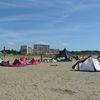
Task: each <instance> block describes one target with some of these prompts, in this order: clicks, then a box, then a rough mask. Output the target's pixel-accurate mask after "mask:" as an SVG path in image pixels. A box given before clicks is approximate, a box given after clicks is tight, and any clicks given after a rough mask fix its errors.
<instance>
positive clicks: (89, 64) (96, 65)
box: [72, 56, 100, 71]
mask: <svg viewBox="0 0 100 100" xmlns="http://www.w3.org/2000/svg"><path fill="white" fill-rule="evenodd" d="M72 68H73V69H74V70H77V71H100V62H99V61H98V59H96V58H93V57H91V56H89V57H87V58H85V59H84V60H80V61H78V62H77V63H76V64H75V65H73V66H72Z"/></svg>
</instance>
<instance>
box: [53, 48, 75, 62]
mask: <svg viewBox="0 0 100 100" xmlns="http://www.w3.org/2000/svg"><path fill="white" fill-rule="evenodd" d="M61 57H63V58H64V60H63V61H72V58H73V57H72V55H71V54H70V53H69V52H68V51H67V50H66V48H65V49H64V50H62V51H60V52H59V54H57V55H56V57H54V58H53V59H56V60H57V59H58V58H61Z"/></svg>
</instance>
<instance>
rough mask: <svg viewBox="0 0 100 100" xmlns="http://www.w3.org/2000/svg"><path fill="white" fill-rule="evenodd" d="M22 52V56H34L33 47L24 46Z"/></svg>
mask: <svg viewBox="0 0 100 100" xmlns="http://www.w3.org/2000/svg"><path fill="white" fill-rule="evenodd" d="M20 52H21V53H22V54H32V53H33V49H32V48H31V47H28V46H27V45H22V46H21V47H20Z"/></svg>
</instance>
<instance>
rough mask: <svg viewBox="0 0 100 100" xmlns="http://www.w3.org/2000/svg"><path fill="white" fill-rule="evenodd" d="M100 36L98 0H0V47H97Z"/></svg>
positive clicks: (72, 48) (99, 4) (82, 48)
mask: <svg viewBox="0 0 100 100" xmlns="http://www.w3.org/2000/svg"><path fill="white" fill-rule="evenodd" d="M99 38H100V0H0V40H1V41H0V49H2V48H3V46H6V48H7V49H8V48H11V49H19V48H20V45H23V44H27V45H29V46H31V47H33V44H35V43H41V42H42V43H47V44H50V46H51V48H59V49H63V48H67V49H68V50H100V46H99V43H100V39H99Z"/></svg>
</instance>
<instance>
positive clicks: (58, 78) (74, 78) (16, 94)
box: [0, 61, 100, 100]
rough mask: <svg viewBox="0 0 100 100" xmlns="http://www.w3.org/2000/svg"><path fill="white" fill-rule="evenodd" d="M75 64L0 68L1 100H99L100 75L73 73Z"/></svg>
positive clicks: (43, 64)
mask: <svg viewBox="0 0 100 100" xmlns="http://www.w3.org/2000/svg"><path fill="white" fill-rule="evenodd" d="M74 63H75V61H73V62H59V63H41V64H39V65H30V66H25V67H14V68H11V67H0V100H99V99H100V88H99V86H100V73H99V72H79V71H73V70H72V65H73V64H74Z"/></svg>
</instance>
